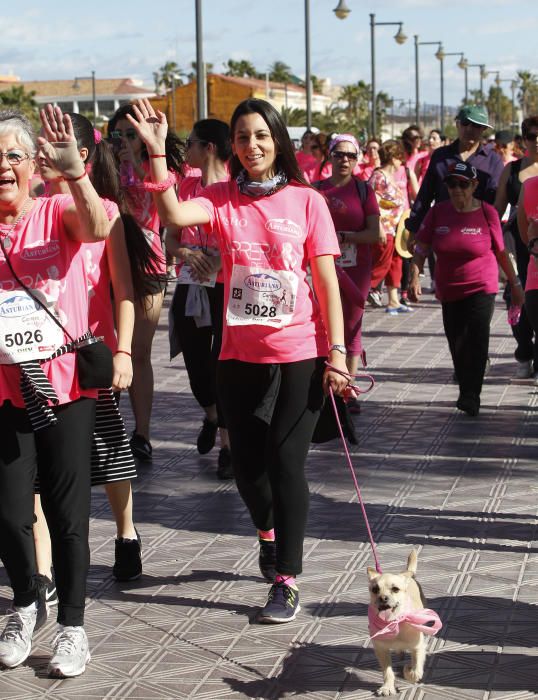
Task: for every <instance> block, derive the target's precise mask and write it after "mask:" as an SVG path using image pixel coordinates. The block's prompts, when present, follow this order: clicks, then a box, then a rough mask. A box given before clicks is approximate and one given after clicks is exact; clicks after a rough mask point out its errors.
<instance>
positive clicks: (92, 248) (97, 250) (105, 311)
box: [80, 199, 119, 352]
mask: <svg viewBox="0 0 538 700" xmlns="http://www.w3.org/2000/svg"><path fill="white" fill-rule="evenodd" d="M101 201H102V202H103V205H104V207H105V210H106V213H107V216H108V219H109V221H112V219H114V218H116V216H118V214H119V211H118V207H117V205H116V204H115V203H114V202H111V201H110V200H108V199H102V200H101ZM112 235H113V234H112ZM109 240H110V238H108V239H107V240H106V241H101V242H99V243H82V245H81V247H80V250H81V254H82V256H83V258H84V265H85V267H86V274H87V275H88V299H89V303H90V308H89V315H88V319H89V324H90V328H91V330H92V331H93V333H94V335H97V336H101V335H102V336H103V337H104V339H105V343H106V344H107V345H108V347H109V348H110V349H111V350H112V352H116V349H117V338H116V330H115V327H114V313H113V307H112V297H111V294H110V284H111V278H110V267H109V265H108V256H107V254H106V251H107V245H109Z"/></svg>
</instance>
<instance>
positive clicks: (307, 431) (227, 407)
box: [217, 358, 324, 575]
mask: <svg viewBox="0 0 538 700" xmlns="http://www.w3.org/2000/svg"><path fill="white" fill-rule="evenodd" d="M275 369H276V371H277V372H278V371H279V372H280V385H278V383H277V384H276V386H275V387H274V388H275V389H276V394H275V396H274V408H273V411H272V416H271V417H270V420H269V422H266V421H264V420H262V419H261V418H258V417H256V415H255V412H256V410H257V409H259V407H260V406H261V405H263V404H264V403H267V400H268V396H267V394H268V383H269V380H268V377H269V375H270V373H271V372H272V371H273V370H275ZM323 370H324V360H323V358H313V359H309V360H302V361H300V362H290V363H286V364H282V365H277V366H276V368H275V365H267V364H255V363H249V362H240V361H238V360H224V361H221V362H219V363H218V368H217V384H218V390H219V395H220V397H221V400H222V407H223V410H224V417H225V419H226V425H227V427H228V430H229V434H230V443H231V448H232V456H233V459H232V462H233V467H234V471H235V478H236V483H237V487H238V489H239V493H240V494H241V497H242V498H243V501H244V502H245V504H246V506H247V508H248V509H249V511H250V515H251V517H252V520H253V522H254V525H255V526H256V528H257V529H258V530H270V529H271V528H273V527H274V529H275V535H276V549H277V565H276V569H277V571H278V572H279V573H282V574H294V575H295V574H300V573H301V571H302V559H303V540H304V534H305V528H306V520H307V516H308V500H309V494H308V484H307V481H306V477H305V462H306V457H307V454H308V449H309V446H310V440H311V438H312V433H313V432H314V427H315V425H316V421H317V419H318V417H319V412H320V410H321V407H322V405H323V389H322V377H323Z"/></svg>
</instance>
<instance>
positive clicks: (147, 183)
mask: <svg viewBox="0 0 538 700" xmlns="http://www.w3.org/2000/svg"><path fill="white" fill-rule="evenodd" d="M142 184H143V187H144V189H145V190H146V191H147V192H166V190H169V189H170V187H172V186H173V185H175V184H176V176H175V175H174V174H173V173H170V174H169V175H168V177H167V178H166V180H163V181H162V182H152V181H151V180H147V179H145V180H144V182H143V183H142Z"/></svg>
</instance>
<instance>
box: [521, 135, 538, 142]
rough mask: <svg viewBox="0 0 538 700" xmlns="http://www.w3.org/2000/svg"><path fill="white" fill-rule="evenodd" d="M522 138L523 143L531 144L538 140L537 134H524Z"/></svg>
mask: <svg viewBox="0 0 538 700" xmlns="http://www.w3.org/2000/svg"><path fill="white" fill-rule="evenodd" d="M524 138H525V141H531V142H532V143H536V140H537V139H538V134H532V133H531V134H526V135H525V137H524Z"/></svg>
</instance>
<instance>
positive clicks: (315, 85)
mask: <svg viewBox="0 0 538 700" xmlns="http://www.w3.org/2000/svg"><path fill="white" fill-rule="evenodd" d="M310 80H311V81H312V90H313V91H314V92H321V90H322V88H323V80H322V79H321V78H318V76H317V75H311V76H310Z"/></svg>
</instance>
